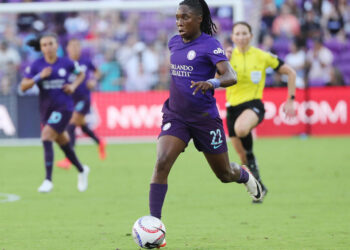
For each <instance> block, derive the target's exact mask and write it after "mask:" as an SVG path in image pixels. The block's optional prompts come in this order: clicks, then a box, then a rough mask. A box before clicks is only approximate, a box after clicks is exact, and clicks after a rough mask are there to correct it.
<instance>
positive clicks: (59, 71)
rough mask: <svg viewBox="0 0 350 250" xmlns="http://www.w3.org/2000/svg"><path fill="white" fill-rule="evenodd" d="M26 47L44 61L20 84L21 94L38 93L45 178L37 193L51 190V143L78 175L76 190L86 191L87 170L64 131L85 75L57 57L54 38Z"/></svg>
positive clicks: (31, 68) (49, 36) (34, 65)
mask: <svg viewBox="0 0 350 250" xmlns="http://www.w3.org/2000/svg"><path fill="white" fill-rule="evenodd" d="M28 45H29V46H32V47H33V48H34V49H35V50H36V51H41V52H42V54H43V57H41V58H39V59H37V60H36V61H34V62H33V63H32V64H31V65H30V66H28V67H27V68H26V70H25V76H24V78H23V79H22V82H21V89H22V91H26V90H28V89H30V88H31V87H33V86H34V85H35V84H36V85H37V86H38V87H39V89H40V95H39V106H40V116H41V122H42V126H43V127H42V131H41V140H42V142H43V147H44V158H45V168H46V177H45V180H44V181H43V183H42V184H41V185H40V187H39V188H38V192H43V193H47V192H50V191H51V190H52V188H53V183H52V167H53V159H54V151H53V145H52V142H53V141H55V142H56V143H57V144H58V145H59V146H60V147H61V149H62V151H63V152H64V154H65V155H66V157H67V158H68V159H69V160H70V161H71V162H72V163H73V165H74V166H75V167H76V168H77V170H78V171H79V174H78V190H79V191H81V192H83V191H85V190H86V189H87V187H88V174H89V172H90V169H89V167H88V166H86V165H82V164H81V163H80V161H79V160H78V158H77V156H76V154H75V152H74V149H73V148H72V147H71V146H70V144H69V135H68V133H67V132H66V131H65V129H66V127H67V125H68V122H69V120H70V118H71V116H72V112H73V98H72V96H71V94H72V93H73V92H74V91H75V89H76V88H77V87H78V86H79V84H80V83H81V82H82V81H83V79H84V73H83V72H81V71H80V69H79V66H78V64H77V63H74V62H73V61H71V60H70V59H68V58H59V57H58V56H57V49H58V43H57V37H56V35H55V34H44V35H42V36H41V37H39V38H38V39H33V40H30V41H29V42H28ZM71 74H76V75H77V77H76V79H75V80H74V81H73V82H69V80H68V78H69V76H70V75H71Z"/></svg>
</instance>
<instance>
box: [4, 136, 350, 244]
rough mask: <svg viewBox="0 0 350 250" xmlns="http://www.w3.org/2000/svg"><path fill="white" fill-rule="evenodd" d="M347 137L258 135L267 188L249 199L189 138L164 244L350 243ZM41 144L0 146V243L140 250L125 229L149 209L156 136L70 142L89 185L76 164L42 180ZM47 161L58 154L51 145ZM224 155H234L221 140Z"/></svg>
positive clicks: (167, 210) (174, 175)
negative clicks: (101, 148)
mask: <svg viewBox="0 0 350 250" xmlns="http://www.w3.org/2000/svg"><path fill="white" fill-rule="evenodd" d="M349 146H350V138H349V137H345V138H308V139H300V138H283V139H279V138H274V139H272V138H259V139H257V140H256V141H255V153H256V156H257V159H258V162H259V164H260V168H261V174H262V176H263V179H264V182H265V184H266V185H267V187H268V188H269V193H268V195H267V197H266V199H265V201H264V203H263V204H252V203H251V199H250V197H249V196H248V193H247V192H246V189H245V187H244V186H243V185H239V184H236V183H230V184H222V183H220V181H219V180H218V179H217V178H216V177H215V175H214V174H213V173H212V172H211V170H210V168H209V166H208V165H207V163H206V161H205V159H204V156H203V155H202V153H199V152H197V151H196V150H195V148H194V146H193V144H190V145H189V147H188V148H187V149H186V152H185V153H184V154H182V155H180V157H179V159H178V160H177V162H176V163H175V165H174V167H173V169H172V172H171V174H170V177H169V189H168V194H167V196H166V199H165V205H164V207H163V218H162V219H163V222H164V224H165V226H166V228H167V243H168V245H167V247H166V248H165V249H168V250H173V249H176V250H178V249H179V250H183V249H189V250H195V249H203V250H204V249H206V250H222V249H230V250H232V249H244V250H245V249H269V250H270V249H283V250H284V249H298V250H299V249H350V194H349V190H350V181H349V178H350V151H349ZM42 152H43V150H42V147H39V146H37V147H1V148H0V193H7V194H16V195H19V196H20V197H21V199H20V200H19V201H16V202H5V203H4V202H1V199H3V198H4V197H2V196H0V249H1V250H17V249H19V250H22V249H33V250H41V249H43V250H56V249H57V250H62V249H64V250H67V249H72V250H79V249H84V250H85V249H93V250H95V249H96V250H98V249H101V250H102V249H103V250H105V249H110V250H116V249H119V250H128V249H139V248H138V247H137V245H136V244H135V243H134V241H133V239H132V237H131V227H132V225H133V223H134V222H135V221H136V219H137V218H139V217H141V216H143V215H147V214H148V213H149V211H148V191H149V181H150V178H151V174H152V170H153V166H154V163H155V159H156V145H155V144H152V143H149V144H120V145H109V146H108V158H107V160H106V161H104V162H100V161H99V159H98V157H97V151H96V147H95V146H92V145H78V146H77V152H78V155H79V157H80V158H81V159H83V160H82V161H83V162H84V163H87V164H88V165H89V166H90V168H91V172H90V178H89V188H88V190H87V191H86V192H85V193H80V192H78V190H77V172H76V170H75V169H74V168H72V169H70V170H69V171H67V170H63V169H59V168H56V167H55V169H54V173H53V181H54V189H53V191H52V192H51V193H49V194H40V193H38V192H37V188H38V186H39V185H40V184H41V182H42V181H43V177H44V167H43V153H42ZM55 153H56V155H55V156H56V157H55V160H57V159H60V158H61V157H62V153H61V152H60V151H59V149H58V148H57V147H55ZM229 154H230V158H231V161H237V156H236V154H235V153H234V152H233V149H232V147H231V146H229Z"/></svg>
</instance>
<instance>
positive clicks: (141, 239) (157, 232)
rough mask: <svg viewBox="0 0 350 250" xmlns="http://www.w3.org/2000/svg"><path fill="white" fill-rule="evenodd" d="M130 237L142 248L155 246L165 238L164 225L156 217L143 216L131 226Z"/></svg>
mask: <svg viewBox="0 0 350 250" xmlns="http://www.w3.org/2000/svg"><path fill="white" fill-rule="evenodd" d="M132 237H133V238H134V241H135V242H136V244H137V245H139V246H140V247H142V248H146V249H152V248H157V247H158V246H159V245H161V244H162V242H163V240H164V239H165V226H164V224H163V222H162V221H161V220H160V219H158V218H156V217H153V216H150V215H147V216H143V217H141V218H139V219H138V220H137V221H136V222H135V224H134V226H133V227H132Z"/></svg>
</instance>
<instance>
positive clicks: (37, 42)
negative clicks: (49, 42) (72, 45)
mask: <svg viewBox="0 0 350 250" xmlns="http://www.w3.org/2000/svg"><path fill="white" fill-rule="evenodd" d="M43 37H54V38H55V39H56V41H57V35H56V34H55V33H44V34H42V35H40V36H39V37H37V38H33V39H30V40H29V41H28V42H27V45H28V46H29V47H32V48H33V49H34V50H35V51H38V52H40V51H41V48H40V40H41V38H43Z"/></svg>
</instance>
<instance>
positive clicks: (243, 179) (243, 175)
mask: <svg viewBox="0 0 350 250" xmlns="http://www.w3.org/2000/svg"><path fill="white" fill-rule="evenodd" d="M248 180H249V174H248V172H247V171H246V170H245V169H244V168H242V167H241V175H240V176H239V179H238V181H237V183H247V182H248Z"/></svg>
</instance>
